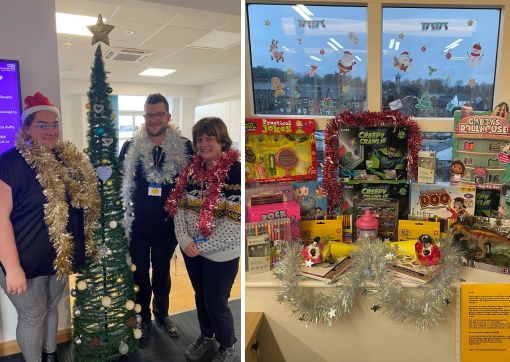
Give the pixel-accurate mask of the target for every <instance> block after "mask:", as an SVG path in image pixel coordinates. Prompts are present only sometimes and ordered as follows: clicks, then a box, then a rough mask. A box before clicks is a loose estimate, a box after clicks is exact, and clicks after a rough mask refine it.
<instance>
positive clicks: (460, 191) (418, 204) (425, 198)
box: [409, 183, 476, 220]
mask: <svg viewBox="0 0 510 362" xmlns="http://www.w3.org/2000/svg"><path fill="white" fill-rule="evenodd" d="M475 196H476V188H475V187H474V186H461V185H456V186H442V185H428V184H418V183H417V184H411V198H410V199H411V201H410V214H409V216H412V217H418V218H436V217H437V218H441V219H446V218H452V219H454V220H456V219H457V217H458V216H465V215H474V214H475Z"/></svg>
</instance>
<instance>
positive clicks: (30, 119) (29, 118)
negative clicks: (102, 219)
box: [21, 112, 37, 127]
mask: <svg viewBox="0 0 510 362" xmlns="http://www.w3.org/2000/svg"><path fill="white" fill-rule="evenodd" d="M36 113H37V112H34V113H32V114H30V115H29V116H27V118H25V120H24V121H23V124H22V125H21V127H30V125H31V124H32V122H33V121H34V118H35V115H36Z"/></svg>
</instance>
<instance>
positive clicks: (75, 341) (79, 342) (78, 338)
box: [74, 337, 82, 345]
mask: <svg viewBox="0 0 510 362" xmlns="http://www.w3.org/2000/svg"><path fill="white" fill-rule="evenodd" d="M81 342H82V341H81V338H80V337H76V338H75V339H74V343H76V344H77V345H80V344H81Z"/></svg>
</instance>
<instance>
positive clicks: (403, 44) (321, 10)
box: [248, 4, 499, 84]
mask: <svg viewBox="0 0 510 362" xmlns="http://www.w3.org/2000/svg"><path fill="white" fill-rule="evenodd" d="M306 9H308V10H309V11H310V12H312V13H313V15H312V16H311V17H310V18H311V20H312V21H317V22H316V23H315V24H313V23H308V22H307V23H304V24H303V22H302V20H304V18H303V17H302V16H301V15H299V14H298V13H297V12H296V11H295V10H293V8H292V5H261V4H253V5H249V7H248V16H249V27H250V46H251V53H252V66H254V67H255V66H264V67H276V68H279V69H282V70H284V71H288V69H289V68H290V69H291V70H292V71H293V72H298V73H301V74H304V73H307V72H309V71H310V70H311V65H316V66H317V69H316V71H317V74H318V75H324V74H331V73H333V72H339V67H338V62H339V60H340V59H342V57H343V54H344V51H346V50H348V51H349V52H351V53H352V56H353V60H354V61H355V64H353V65H352V70H350V71H349V75H351V76H353V77H356V76H360V77H362V78H366V64H367V52H366V48H367V34H366V16H367V15H366V14H367V13H366V8H364V7H342V6H307V7H306ZM383 19H384V21H383V39H382V44H383V69H382V74H383V80H388V79H391V80H393V79H394V78H395V75H396V74H397V73H399V74H400V76H401V79H402V81H403V80H405V79H409V80H413V79H419V78H422V79H428V78H443V79H446V78H447V77H448V80H449V81H450V82H451V84H454V83H455V82H457V81H459V80H460V81H462V82H463V83H467V81H468V79H475V81H476V82H477V83H482V82H485V83H493V81H494V69H495V59H496V51H497V49H496V47H497V41H498V29H499V10H495V9H461V10H459V9H447V8H446V9H445V8H443V9H419V8H385V9H383ZM322 20H324V22H322ZM300 21H301V24H300ZM422 23H426V24H425V26H426V25H427V24H431V23H441V24H442V27H441V29H440V30H439V29H438V30H432V26H431V25H429V26H428V29H427V30H423V24H422ZM300 25H301V26H300ZM303 25H304V26H303ZM309 25H311V27H309ZM323 25H324V26H323ZM445 25H447V27H448V29H447V30H446V27H445ZM273 39H274V40H277V41H278V51H283V56H284V62H281V61H280V62H278V63H277V62H276V61H275V60H271V53H270V51H269V48H270V44H271V41H272V40H273ZM332 39H333V40H332ZM391 39H394V41H393V42H392V41H391ZM459 39H460V40H459ZM328 42H329V43H330V44H328ZM397 42H399V44H398V49H395V48H396V47H397V46H396V43H397ZM452 43H453V44H452ZM477 43H479V44H480V46H481V50H480V52H479V53H480V57H476V56H475V57H471V59H480V62H479V63H478V64H474V65H473V66H471V65H469V64H468V58H469V55H470V54H471V53H472V52H473V46H474V45H475V44H477ZM390 45H391V46H392V47H391V48H390V47H389V46H390ZM449 45H450V55H451V57H449V59H447V57H446V50H447V47H448V46H449ZM333 47H335V48H336V50H335V49H334V48H333ZM342 47H343V48H342ZM404 51H407V52H408V53H409V55H410V58H412V62H411V66H409V67H407V68H406V67H405V66H399V67H398V68H397V67H396V66H395V65H394V60H393V58H394V57H397V59H398V58H399V57H400V55H401V53H402V52H404ZM475 53H476V52H475ZM310 56H313V57H316V58H317V59H319V60H317V59H311V58H310ZM475 63H476V62H475Z"/></svg>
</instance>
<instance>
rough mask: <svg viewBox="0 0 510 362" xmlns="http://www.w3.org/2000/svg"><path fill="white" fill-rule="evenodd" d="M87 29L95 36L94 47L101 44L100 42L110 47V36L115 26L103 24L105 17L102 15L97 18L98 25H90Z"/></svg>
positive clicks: (93, 39) (93, 38)
mask: <svg viewBox="0 0 510 362" xmlns="http://www.w3.org/2000/svg"><path fill="white" fill-rule="evenodd" d="M87 28H88V29H89V30H90V32H91V33H92V34H93V36H92V45H94V44H96V43H99V42H100V41H102V42H103V43H105V44H106V45H110V41H109V40H108V34H109V33H110V32H111V31H112V30H113V28H115V26H113V25H107V24H105V23H103V17H102V16H101V14H99V16H98V17H97V22H96V25H89V26H87Z"/></svg>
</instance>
